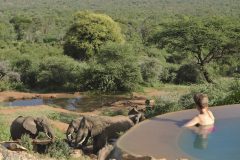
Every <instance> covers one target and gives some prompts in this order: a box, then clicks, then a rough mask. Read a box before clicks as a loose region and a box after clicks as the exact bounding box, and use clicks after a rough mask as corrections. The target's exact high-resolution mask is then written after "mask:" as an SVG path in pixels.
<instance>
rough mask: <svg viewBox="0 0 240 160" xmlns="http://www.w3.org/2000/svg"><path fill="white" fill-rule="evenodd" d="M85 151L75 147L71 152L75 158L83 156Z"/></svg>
mask: <svg viewBox="0 0 240 160" xmlns="http://www.w3.org/2000/svg"><path fill="white" fill-rule="evenodd" d="M83 155H84V154H83V151H82V150H81V149H74V150H73V152H72V153H71V154H70V156H71V157H73V158H81V157H83Z"/></svg>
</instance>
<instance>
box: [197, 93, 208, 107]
mask: <svg viewBox="0 0 240 160" xmlns="http://www.w3.org/2000/svg"><path fill="white" fill-rule="evenodd" d="M193 99H194V101H195V103H196V104H197V107H198V109H200V110H202V109H205V108H208V96H207V95H206V94H202V93H197V94H195V95H194V96H193Z"/></svg>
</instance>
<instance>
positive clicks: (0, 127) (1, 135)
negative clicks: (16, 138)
mask: <svg viewBox="0 0 240 160" xmlns="http://www.w3.org/2000/svg"><path fill="white" fill-rule="evenodd" d="M9 138H10V128H9V125H7V124H6V123H4V116H2V115H0V141H7V140H9Z"/></svg>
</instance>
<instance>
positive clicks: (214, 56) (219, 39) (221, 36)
mask: <svg viewBox="0 0 240 160" xmlns="http://www.w3.org/2000/svg"><path fill="white" fill-rule="evenodd" d="M162 27H163V28H162V30H161V31H159V32H157V33H156V34H155V35H154V36H153V37H151V39H150V42H154V43H155V44H157V46H158V47H160V48H166V49H167V50H168V52H169V53H174V52H175V53H178V55H179V54H180V55H181V56H183V57H190V58H191V59H192V58H194V59H195V62H196V64H197V65H198V66H199V68H200V70H201V72H202V73H203V75H204V78H205V79H206V80H207V82H212V80H211V78H210V76H209V73H208V71H207V69H206V65H207V64H209V63H210V62H212V61H216V60H218V59H223V58H225V57H227V56H230V55H231V56H233V55H234V54H239V46H240V30H239V28H240V24H239V23H238V21H234V20H228V19H223V18H217V17H214V18H208V19H204V18H201V19H200V18H189V17H183V18H181V19H180V20H178V21H175V22H172V23H167V24H164V25H163V26H162ZM186 55H187V56H186Z"/></svg>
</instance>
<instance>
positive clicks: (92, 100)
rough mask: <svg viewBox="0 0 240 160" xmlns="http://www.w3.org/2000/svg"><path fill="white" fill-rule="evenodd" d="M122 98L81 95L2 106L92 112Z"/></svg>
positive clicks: (29, 100) (14, 102)
mask: <svg viewBox="0 0 240 160" xmlns="http://www.w3.org/2000/svg"><path fill="white" fill-rule="evenodd" d="M120 100H127V98H123V97H120V96H115V95H111V96H89V97H86V96H79V97H76V98H51V99H43V98H36V99H24V100H13V101H9V102H1V103H0V105H1V106H12V107H18V106H33V107H34V106H37V105H50V106H56V107H61V108H64V109H67V110H71V111H80V112H91V111H94V110H95V109H98V108H101V107H102V106H109V105H111V103H114V102H116V101H120Z"/></svg>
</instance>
